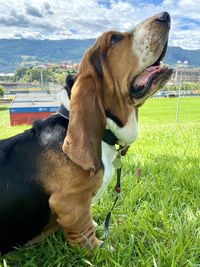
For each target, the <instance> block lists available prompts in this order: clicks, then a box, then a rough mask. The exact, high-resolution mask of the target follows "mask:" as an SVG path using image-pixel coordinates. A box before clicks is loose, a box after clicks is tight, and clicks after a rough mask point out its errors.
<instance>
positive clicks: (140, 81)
mask: <svg viewBox="0 0 200 267" xmlns="http://www.w3.org/2000/svg"><path fill="white" fill-rule="evenodd" d="M160 70H161V67H160V66H151V67H148V68H146V69H145V70H144V71H143V72H142V73H140V74H139V75H138V76H137V77H136V79H135V81H134V84H133V86H137V87H140V86H144V85H146V84H147V82H148V80H149V78H150V77H151V75H152V74H154V73H157V72H160Z"/></svg>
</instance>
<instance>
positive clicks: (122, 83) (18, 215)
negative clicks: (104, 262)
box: [0, 12, 172, 254]
mask: <svg viewBox="0 0 200 267" xmlns="http://www.w3.org/2000/svg"><path fill="white" fill-rule="evenodd" d="M169 29H170V16H169V14H168V13H167V12H162V13H160V14H157V15H155V16H152V17H150V18H148V19H146V20H144V21H143V22H141V23H140V24H138V25H137V26H136V27H135V28H134V29H133V30H132V31H130V32H124V33H122V32H116V31H109V32H105V33H103V34H102V35H101V36H100V37H99V38H98V39H97V40H96V42H95V43H94V45H93V46H92V47H90V48H89V49H88V50H87V51H86V52H85V54H84V55H83V58H82V61H81V63H80V66H79V70H78V73H77V75H76V76H75V78H74V79H72V80H70V81H68V86H67V89H68V94H67V90H63V97H62V99H63V103H62V105H61V108H60V110H59V111H58V113H57V114H54V115H51V116H49V117H48V118H47V119H43V120H39V121H35V122H34V123H33V126H32V128H31V129H29V130H26V131H25V132H24V133H21V134H18V135H16V136H14V137H11V138H8V139H5V140H1V141H0V251H1V253H2V254H3V253H6V252H8V251H9V250H12V249H13V247H15V246H20V245H24V244H27V243H28V244H29V243H32V242H33V243H34V242H37V241H39V240H40V239H41V238H42V236H45V235H47V234H50V233H51V232H53V231H54V230H55V229H57V228H58V227H62V228H63V230H64V235H65V238H66V240H67V241H68V242H69V244H71V245H79V246H81V247H86V248H88V249H89V250H90V249H91V248H95V247H98V246H99V245H100V242H101V241H100V240H98V239H97V237H96V235H95V230H94V225H93V222H92V215H91V212H90V207H91V203H92V202H94V201H96V200H97V199H98V198H99V197H100V196H101V195H102V194H103V192H104V191H105V188H106V186H107V185H108V183H109V181H110V179H111V177H112V174H113V171H114V167H113V161H114V160H115V158H116V157H117V154H118V152H117V150H116V146H115V144H117V145H120V146H123V147H125V148H126V147H128V146H129V145H130V144H131V143H132V142H133V141H134V140H135V139H136V136H137V109H138V107H140V106H141V105H142V104H143V103H144V102H145V100H146V99H147V98H149V97H150V96H151V95H153V94H154V93H155V92H156V91H157V90H158V89H159V88H161V87H162V86H163V85H164V84H165V83H166V82H167V81H168V80H169V78H170V76H171V74H172V69H169V68H168V67H166V66H164V65H162V64H161V63H160V61H161V60H162V59H163V58H164V56H165V53H166V50H167V43H168V34H169ZM71 87H72V90H71ZM68 95H70V105H68V104H69V103H68V102H69V101H68V100H67V99H68ZM68 113H69V114H68Z"/></svg>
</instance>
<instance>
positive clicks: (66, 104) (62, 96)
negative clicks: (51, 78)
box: [57, 89, 70, 110]
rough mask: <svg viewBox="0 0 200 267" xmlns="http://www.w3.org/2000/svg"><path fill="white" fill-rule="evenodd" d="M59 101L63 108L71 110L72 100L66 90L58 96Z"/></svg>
mask: <svg viewBox="0 0 200 267" xmlns="http://www.w3.org/2000/svg"><path fill="white" fill-rule="evenodd" d="M57 99H58V101H59V103H60V104H63V106H64V107H65V108H66V109H67V110H70V100H69V97H68V94H67V91H66V90H65V89H63V90H61V91H60V92H59V93H58V94H57Z"/></svg>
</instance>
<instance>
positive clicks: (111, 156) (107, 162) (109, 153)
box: [92, 111, 137, 203]
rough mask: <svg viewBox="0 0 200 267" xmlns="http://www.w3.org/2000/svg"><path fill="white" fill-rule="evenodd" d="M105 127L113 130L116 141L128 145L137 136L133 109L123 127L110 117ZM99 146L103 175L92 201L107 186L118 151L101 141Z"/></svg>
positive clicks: (99, 195)
mask: <svg viewBox="0 0 200 267" xmlns="http://www.w3.org/2000/svg"><path fill="white" fill-rule="evenodd" d="M106 128H107V129H110V130H111V131H112V132H113V134H114V135H115V136H116V137H117V139H118V143H119V144H120V145H130V144H131V143H132V142H134V141H135V139H136V136H137V119H136V115H135V111H133V112H132V113H131V114H130V117H129V119H128V122H127V124H126V125H125V126H124V127H122V128H120V127H119V126H117V125H116V123H115V122H113V121H112V120H111V119H107V125H106ZM101 147H102V162H103V165H104V175H103V182H102V185H101V187H100V188H99V190H98V191H97V193H96V195H95V196H94V197H93V199H92V202H93V203H94V202H95V201H97V200H98V199H99V198H100V197H101V196H102V195H103V193H104V191H105V190H106V187H107V186H108V184H109V182H110V180H111V178H112V175H113V172H114V166H113V161H114V160H115V158H116V157H117V153H118V152H117V150H116V149H115V148H114V147H113V146H110V145H108V144H107V143H105V142H103V141H102V143H101Z"/></svg>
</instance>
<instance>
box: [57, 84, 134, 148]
mask: <svg viewBox="0 0 200 267" xmlns="http://www.w3.org/2000/svg"><path fill="white" fill-rule="evenodd" d="M58 98H59V99H60V102H61V106H60V108H59V110H58V113H59V114H60V115H61V116H62V117H64V118H66V119H69V112H70V100H69V96H68V94H67V92H66V90H65V89H63V90H62V91H61V92H60V93H59V95H58ZM106 115H107V114H106ZM136 136H137V118H136V113H135V110H134V109H133V111H132V113H131V114H130V116H129V119H128V122H127V123H126V125H124V126H123V127H121V125H119V123H118V122H117V121H115V118H112V116H110V115H109V116H107V118H106V129H105V131H104V134H103V138H102V140H103V141H104V142H105V143H107V144H108V145H111V146H114V145H116V144H119V145H122V146H125V145H130V144H131V143H132V142H133V141H134V140H135V139H136Z"/></svg>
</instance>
